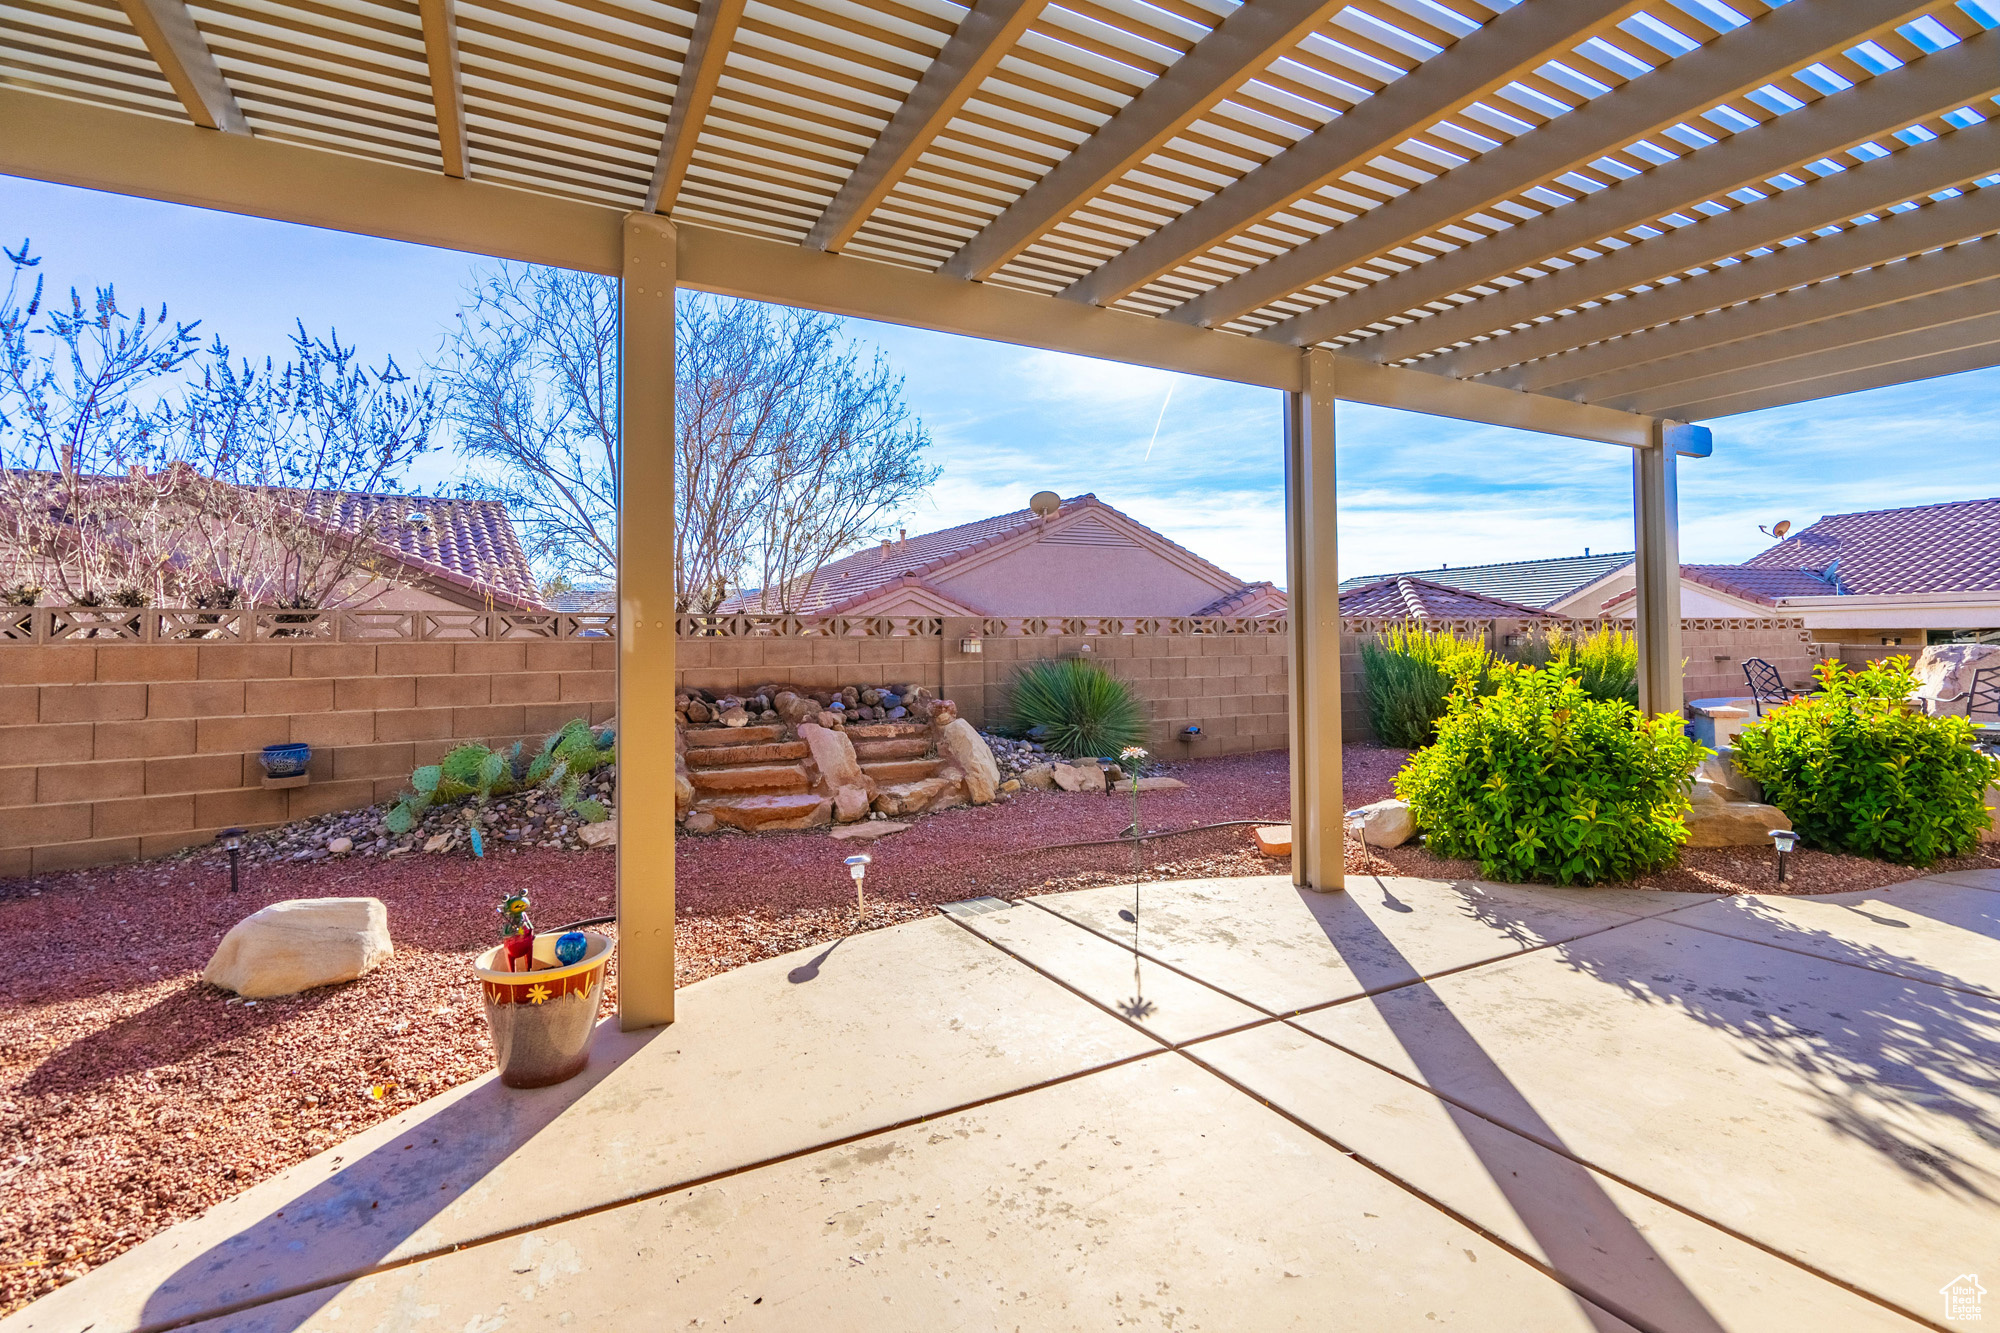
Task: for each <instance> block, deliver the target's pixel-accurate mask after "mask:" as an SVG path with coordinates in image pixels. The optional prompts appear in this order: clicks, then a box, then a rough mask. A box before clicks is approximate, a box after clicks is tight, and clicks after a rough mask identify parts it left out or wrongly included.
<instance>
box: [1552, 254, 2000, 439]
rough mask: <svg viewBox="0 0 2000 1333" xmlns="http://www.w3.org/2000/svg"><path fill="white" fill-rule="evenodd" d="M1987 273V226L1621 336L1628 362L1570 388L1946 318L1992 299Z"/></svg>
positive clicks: (1666, 374)
mask: <svg viewBox="0 0 2000 1333" xmlns="http://www.w3.org/2000/svg"><path fill="white" fill-rule="evenodd" d="M1995 278H2000V239H1996V238H1994V237H1990V236H1989V237H1987V238H1985V239H1983V240H1978V241H1970V242H1968V243H1966V244H1964V245H1959V246H1953V247H1952V248H1951V249H1949V250H1937V251H1933V252H1932V253H1930V254H1928V255H1923V256H1920V257H1918V258H1915V259H1906V260H1903V261H1901V262H1900V263H1895V264H1885V265H1883V266H1882V267H1881V268H1873V269H1870V270H1868V271H1867V272H1866V273H1857V274H1854V275H1853V276H1851V277H1846V278H1836V279H1834V280H1832V281H1830V282H1822V283H1818V284H1816V285H1814V286H1811V287H1801V288H1798V289H1797V290H1795V291H1789V292H1781V293H1779V294H1778V295H1776V296H1769V297H1766V298H1764V299H1763V300H1761V301H1752V302H1749V303H1748V304H1745V305H1739V306H1733V307H1731V308H1730V309H1728V310H1719V311H1717V312H1715V313H1714V314H1712V315H1703V316H1701V317H1700V318H1698V319H1691V320H1687V321H1685V322H1683V323H1681V324H1676V325H1672V326H1671V327H1668V328H1665V329H1659V330H1656V331H1655V332H1654V333H1645V334H1639V335H1637V336H1636V337H1632V338H1628V339H1624V340H1623V341H1625V342H1629V343H1632V344H1633V345H1634V346H1633V348H1632V349H1631V350H1632V355H1633V356H1634V357H1635V358H1636V362H1635V364H1633V365H1631V366H1628V367H1626V368H1624V369H1622V370H1616V371H1612V372H1610V373H1609V374H1605V375H1600V376H1597V377H1595V378H1592V379H1588V380H1584V381H1582V382H1581V383H1579V384H1577V385H1576V386H1575V388H1574V389H1573V390H1572V395H1571V396H1574V397H1577V398H1579V399H1581V400H1583V401H1585V402H1593V403H1608V402H1612V401H1614V400H1618V399H1622V398H1624V397H1625V396H1627V395H1630V394H1635V393H1641V392H1644V391H1646V390H1648V389H1655V390H1657V389H1661V388H1664V387H1666V386H1668V385H1673V384H1685V383H1687V382H1689V381H1691V380H1698V379H1700V378H1701V377H1702V376H1704V375H1709V374H1713V373H1715V372H1717V371H1722V370H1733V369H1741V368H1744V367H1748V366H1755V365H1763V364H1766V363H1767V362H1770V361H1778V360H1783V359H1784V358H1785V357H1787V356H1792V355H1797V354H1799V353H1800V352H1802V351H1807V350H1819V351H1825V350H1830V349H1832V348H1834V347H1840V346H1845V345H1846V344H1847V343H1848V342H1854V341H1860V340H1862V339H1864V338H1867V337H1871V336H1876V335H1878V334H1881V333H1885V332H1890V331H1907V330H1910V329H1916V328H1924V327H1929V325H1931V324H1939V323H1949V322H1950V321H1951V320H1954V319H1962V318H1965V317H1966V316H1967V315H1971V314H1976V313H1978V306H1979V303H1981V302H1983V303H1985V306H1986V308H1988V309H1993V308H1996V306H2000V303H1996V301H1995V297H1996V295H2000V291H1996V288H1995V285H1994V281H1993V280H1994V279H1995ZM1912 321H1920V322H1912ZM1656 335H1657V336H1656Z"/></svg>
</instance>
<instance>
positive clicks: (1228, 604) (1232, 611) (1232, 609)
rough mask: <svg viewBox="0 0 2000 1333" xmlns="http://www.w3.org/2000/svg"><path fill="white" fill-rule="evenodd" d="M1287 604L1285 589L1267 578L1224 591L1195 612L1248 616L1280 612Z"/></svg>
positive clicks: (1213, 614)
mask: <svg viewBox="0 0 2000 1333" xmlns="http://www.w3.org/2000/svg"><path fill="white" fill-rule="evenodd" d="M1286 605H1287V600H1286V597H1285V590H1284V589H1283V588H1280V587H1279V586H1278V585H1277V584H1275V583H1273V582H1271V581H1270V580H1269V579H1260V580H1259V581H1257V582H1256V583H1246V584H1244V585H1243V586H1242V587H1240V588H1238V589H1237V590H1236V591H1235V592H1229V593H1224V594H1223V595H1222V596H1220V597H1218V598H1216V599H1215V600H1214V601H1212V602H1210V603H1209V604H1208V605H1207V606H1204V607H1203V608H1201V610H1199V611H1197V612H1195V614H1196V615H1198V616H1249V615H1274V614H1282V612H1283V610H1284V608H1285V607H1286Z"/></svg>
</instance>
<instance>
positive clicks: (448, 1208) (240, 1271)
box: [0, 919, 1191, 1333]
mask: <svg viewBox="0 0 2000 1333" xmlns="http://www.w3.org/2000/svg"><path fill="white" fill-rule="evenodd" d="M468 984H470V983H469V982H468ZM1184 984H1191V983H1184ZM680 1014H681V1017H680V1019H679V1021H677V1022H676V1023H675V1024H674V1025H673V1026H672V1027H671V1028H667V1029H664V1030H660V1031H657V1032H653V1033H646V1034H620V1033H618V1032H617V1031H616V1030H615V1026H614V1025H612V1024H608V1023H607V1024H605V1025H602V1026H600V1028H599V1031H598V1034H597V1042H596V1046H595V1047H594V1049H593V1055H592V1062H591V1066H590V1068H589V1069H588V1070H587V1071H586V1072H585V1073H584V1074H583V1075H581V1076H579V1077H578V1078H576V1079H573V1080H571V1081H570V1082H569V1083H566V1084H563V1085H561V1086H559V1087H555V1088H546V1089H540V1090H537V1091H532V1092H519V1091H510V1090H507V1089H504V1088H501V1087H500V1086H499V1085H498V1083H497V1082H496V1081H495V1080H493V1079H492V1078H491V1077H490V1076H489V1077H487V1078H485V1079H481V1080H479V1081H478V1082H475V1083H472V1084H468V1085H467V1086H465V1087H463V1088H460V1089H457V1090H455V1091H453V1092H451V1093H448V1094H446V1095H445V1096H442V1097H439V1098H436V1099H433V1100H432V1101H430V1102H427V1103H425V1104H424V1105H422V1106H420V1107H417V1108H416V1109H414V1110H412V1111H410V1112H408V1113H406V1114H404V1115H400V1116H397V1117H395V1118H394V1119H392V1120H389V1121H385V1122H383V1123H382V1124H380V1125H377V1126H375V1127H374V1128H373V1129H371V1130H369V1131H367V1132H366V1133H364V1134H362V1135H359V1136H357V1137H356V1138H354V1139H351V1140H349V1141H348V1142H347V1143H345V1144H342V1145H340V1146H339V1147H337V1148H334V1149H332V1150H330V1151H329V1152H326V1153H322V1154H321V1155H320V1156H318V1157H315V1158H313V1159H312V1160H310V1161H307V1162H304V1163H301V1164H300V1165H299V1166H297V1167H294V1168H293V1169H291V1170H289V1171H286V1172H284V1173H282V1174H280V1175H279V1176H277V1177H275V1178H273V1179H271V1180H269V1181H266V1182H264V1183H263V1184H262V1185H259V1186H257V1187H255V1188H253V1189H251V1190H249V1191H247V1192H245V1193H244V1194H241V1195H239V1196H237V1197H236V1198H234V1199H231V1200H229V1201H228V1202H226V1203H224V1204H222V1205H220V1206H218V1207H216V1208H215V1209H212V1210H211V1211H210V1212H208V1213H207V1214H205V1215H204V1216H202V1217H200V1218H198V1219H196V1220H194V1221H191V1222H187V1223H184V1224H182V1225H180V1226H178V1227H174V1228H172V1229H170V1230H168V1231H166V1232H164V1233H162V1234H160V1235H158V1236H155V1237H154V1238H152V1239H151V1240H149V1241H147V1242H146V1243H145V1244H143V1245H141V1246H139V1247H138V1248H136V1249H134V1250H133V1251H131V1252H130V1253H128V1254H126V1255H124V1256H121V1257H120V1258H119V1260H118V1261H117V1262H115V1263H112V1264H108V1265H106V1266H105V1267H103V1268H100V1269H98V1270H96V1271H95V1272H92V1273H90V1274H89V1275H87V1276H85V1277H83V1278H81V1279H79V1280H77V1281H76V1282H73V1283H71V1284H69V1285H68V1286H65V1287H63V1288H61V1289H60V1290H58V1291H56V1292H54V1293H53V1294H51V1295H50V1296H48V1297H47V1298H45V1299H44V1300H42V1301H40V1302H38V1303H36V1304H35V1305H33V1306H31V1307H29V1308H28V1309H25V1310H22V1311H20V1312H18V1313H17V1314H16V1315H14V1316H13V1317H12V1318H10V1319H9V1320H7V1321H6V1322H5V1324H4V1325H0V1327H4V1328H5V1329H6V1330H8V1333H14V1330H16V1329H17V1328H18V1329H21V1330H29V1329H32V1330H34V1331H35V1333H81V1331H82V1330H83V1329H85V1328H90V1329H91V1331H92V1333H116V1330H124V1329H134V1328H139V1327H143V1326H151V1325H156V1324H159V1323H162V1322H167V1321H171V1320H176V1319H182V1318H187V1317H190V1316H194V1315H199V1314H200V1313H202V1312H203V1311H205V1310H211V1309H216V1308H224V1307H227V1306H229V1305H233V1304H235V1303H237V1302H240V1301H244V1300H250V1299H258V1298H264V1297H268V1296H270V1295H272V1294H274V1293H279V1292H284V1291H289V1290H295V1289H298V1288H301V1287H306V1286H315V1285H318V1284H321V1283H324V1282H327V1281H330V1280H333V1279H336V1278H339V1277H342V1276H346V1275H350V1274H355V1273H360V1272H365V1271H367V1270H369V1269H371V1268H374V1267H376V1266H377V1265H380V1264H382V1263H388V1262H397V1261H399V1260H402V1259H406V1258H408V1257H410V1256H415V1255H423V1254H430V1253H433V1252H436V1251H439V1250H449V1249H450V1248H451V1247H452V1246H454V1245H462V1244H468V1243H471V1242H473V1241H476V1240H478V1239H479V1238H481V1237H485V1236H490V1235H493V1234H495V1233H496V1232H501V1231H506V1230H509V1229H512V1228H519V1227H525V1226H532V1225H535V1224H537V1223H540V1222H544V1221H547V1220H548V1219H550V1218H554V1217H560V1216H565V1215H568V1214H572V1213H575V1212H577V1211H579V1210H584V1209H589V1208H596V1207H602V1206H604V1205H606V1204H609V1203H612V1202H615V1201H617V1200H620V1199H630V1198H633V1197H635V1196H639V1195H643V1194H646V1193H649V1192H653V1191H659V1190H666V1189H671V1188H673V1187H675V1186H677V1185H682V1184H685V1183H687V1182H690V1181H696V1180H701V1179H704V1178H707V1177H709V1176H712V1175H715V1174H717V1173H720V1172H725V1171H731V1170H737V1169H740V1168H742V1167H745V1166H748V1165H750V1164H752V1163H756V1162H762V1161H768V1160H770V1159H772V1158H775V1157H780V1156H783V1155H785V1154H787V1153H797V1152H800V1151H804V1150H809V1149H814V1148H818V1147H821V1146H823V1145H825V1144H828V1143H832V1142H836V1141H838V1140H840V1139H844V1138H848V1137H851V1136H853V1135H856V1134H864V1133H870V1132H873V1131H876V1130H880V1129H882V1128H884V1127H886V1126H890V1125H897V1124H902V1123H904V1122H907V1121H911V1120H915V1119H917V1118H918V1117H921V1116H927V1115H936V1114H939V1113H940V1112H944V1111H947V1110H950V1109H951V1108H953V1107H958V1106H963V1105H966V1104H968V1103H971V1102H976V1101H979V1100H982V1099H984V1098H989V1097H994V1096H998V1095H1001V1094H1003V1093H1011V1092H1015V1091H1018V1090H1019V1089H1022V1088H1026V1087H1032V1086H1035V1085H1037V1084H1041V1083H1045V1082H1047V1081H1049V1080H1051V1079H1060V1078H1065V1077H1068V1076H1070V1075H1073V1074H1076V1073H1079V1072H1081V1071H1083V1070H1088V1069H1093V1068H1098V1067H1101V1066H1103V1065H1105V1064H1107V1063H1110V1062H1113V1061H1117V1060H1122V1059H1125V1058H1127V1057H1130V1056H1133V1055H1136V1054H1140V1053H1142V1052H1145V1051H1150V1050H1158V1049H1159V1046H1158V1044H1157V1043H1156V1042H1154V1041H1152V1040H1151V1039H1150V1038H1147V1037H1145V1036H1143V1035H1142V1034H1140V1033H1139V1032H1137V1031H1135V1030H1133V1029H1132V1028H1131V1027H1130V1026H1128V1025H1127V1024H1125V1023H1123V1022H1120V1021H1118V1020H1117V1019H1115V1018H1112V1017H1111V1016H1109V1015H1107V1014H1105V1013H1103V1012H1101V1011H1100V1010H1098V1009H1096V1008H1095V1007H1093V1006H1092V1005H1090V1004H1088V1003H1087V1002H1085V1001H1084V1000H1081V999H1079V998H1077V997H1076V996H1075V995H1072V994H1070V993H1069V992H1068V991H1065V990H1064V989H1063V988H1062V987H1060V986H1058V985H1056V984H1055V983H1053V982H1051V981H1048V980H1046V979H1044V978H1042V977H1039V976H1037V975H1035V973H1034V972H1033V971H1031V970H1030V969H1028V968H1026V967H1024V966H1022V965H1021V964H1020V963H1017V962H1015V961H1014V960H1012V959H1010V958H1008V957H1007V956H1006V955H1005V954H1002V953H1001V952H999V951H998V950H996V949H993V948H991V947H990V946H988V945H985V944H983V943H981V942H980V941H978V940H977V939H975V938H973V937H972V936H970V935H968V934H967V933H966V932H964V931H963V930H960V929H959V928H958V927H957V926H954V925H952V924H951V923H950V922H948V921H945V920H942V919H932V920H928V921H922V922H915V923H912V924H911V925H909V926H906V927H903V928H900V929H897V930H888V931H876V932H872V933H869V934H865V935H858V936H854V937H852V938H849V939H846V940H842V941H840V942H839V943H838V944H837V945H835V946H833V947H831V948H828V949H824V950H816V951H813V952H811V953H799V954H793V955H789V956H787V957H784V958H774V959H768V960H766V961H764V962H761V963H757V964H753V965H752V966H749V967H745V968H740V969H738V970H736V971H733V972H727V973H724V974H722V975H721V976H718V977H714V978H711V979H710V980H708V981H704V982H702V983H700V984H698V985H696V986H691V987H689V988H687V989H686V990H685V991H683V992H682V996H681V1004H680Z"/></svg>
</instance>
